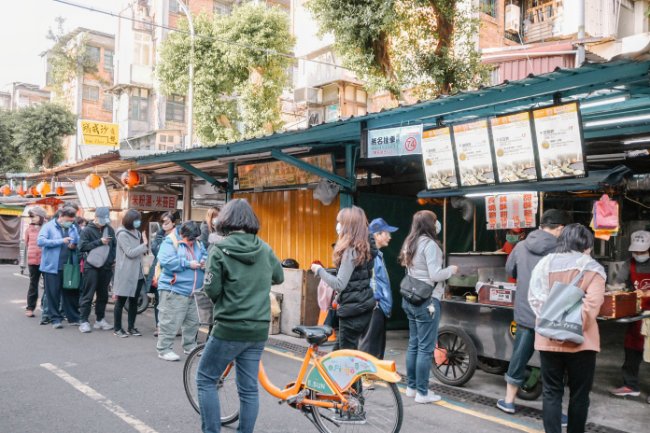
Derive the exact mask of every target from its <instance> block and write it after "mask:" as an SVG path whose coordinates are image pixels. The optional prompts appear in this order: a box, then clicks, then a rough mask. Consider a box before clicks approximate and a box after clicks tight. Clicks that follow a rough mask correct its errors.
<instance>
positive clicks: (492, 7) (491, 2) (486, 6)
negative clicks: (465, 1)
mask: <svg viewBox="0 0 650 433" xmlns="http://www.w3.org/2000/svg"><path fill="white" fill-rule="evenodd" d="M479 8H480V9H481V12H483V13H484V14H487V15H490V16H491V17H496V16H497V0H479Z"/></svg>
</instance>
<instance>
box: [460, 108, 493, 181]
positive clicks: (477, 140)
mask: <svg viewBox="0 0 650 433" xmlns="http://www.w3.org/2000/svg"><path fill="white" fill-rule="evenodd" d="M454 142H455V145H456V157H457V158H458V170H459V174H460V184H461V185H462V186H471V185H489V184H493V183H494V169H493V168H492V152H491V151H490V135H489V133H488V123H487V120H485V119H483V120H477V121H476V122H471V123H464V124H462V125H455V126H454Z"/></svg>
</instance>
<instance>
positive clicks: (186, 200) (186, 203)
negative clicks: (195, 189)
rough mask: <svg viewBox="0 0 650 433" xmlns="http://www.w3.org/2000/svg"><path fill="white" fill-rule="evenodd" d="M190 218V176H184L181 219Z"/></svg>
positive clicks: (186, 219)
mask: <svg viewBox="0 0 650 433" xmlns="http://www.w3.org/2000/svg"><path fill="white" fill-rule="evenodd" d="M191 219H192V176H186V177H185V186H184V187H183V221H190V220H191Z"/></svg>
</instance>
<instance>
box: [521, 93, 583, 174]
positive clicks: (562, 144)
mask: <svg viewBox="0 0 650 433" xmlns="http://www.w3.org/2000/svg"><path fill="white" fill-rule="evenodd" d="M533 119H534V124H535V137H536V141H537V152H538V155H539V164H540V169H541V176H542V179H543V180H551V179H561V178H566V177H580V176H584V175H585V173H586V172H585V163H584V154H583V150H582V130H581V127H580V115H579V110H578V103H577V102H572V103H569V104H562V105H554V106H552V107H546V108H540V109H537V110H533Z"/></svg>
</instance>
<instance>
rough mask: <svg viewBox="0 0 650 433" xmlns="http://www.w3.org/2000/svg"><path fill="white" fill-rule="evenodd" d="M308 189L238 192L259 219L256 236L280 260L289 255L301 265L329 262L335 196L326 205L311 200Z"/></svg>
mask: <svg viewBox="0 0 650 433" xmlns="http://www.w3.org/2000/svg"><path fill="white" fill-rule="evenodd" d="M312 194H313V191H311V190H293V191H270V192H256V193H238V194H235V197H236V198H244V199H246V200H248V202H249V203H250V204H251V206H252V207H253V209H254V210H255V213H256V214H257V217H258V218H259V220H260V225H261V229H260V233H259V236H260V237H261V238H262V239H263V240H264V241H265V242H267V243H268V244H269V245H270V246H271V248H273V251H275V254H276V255H277V256H278V258H279V259H280V260H284V259H286V258H289V257H290V258H293V259H296V260H297V261H298V263H299V264H300V268H301V269H309V266H310V265H311V262H313V261H314V260H320V261H321V262H323V265H324V266H326V267H331V266H332V244H333V243H334V242H336V215H337V214H338V212H339V198H338V197H337V198H336V200H335V201H334V202H332V204H330V205H329V206H325V205H323V204H322V203H321V202H320V201H318V200H315V199H314V198H313V196H312Z"/></svg>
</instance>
